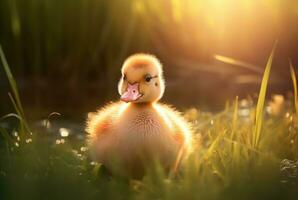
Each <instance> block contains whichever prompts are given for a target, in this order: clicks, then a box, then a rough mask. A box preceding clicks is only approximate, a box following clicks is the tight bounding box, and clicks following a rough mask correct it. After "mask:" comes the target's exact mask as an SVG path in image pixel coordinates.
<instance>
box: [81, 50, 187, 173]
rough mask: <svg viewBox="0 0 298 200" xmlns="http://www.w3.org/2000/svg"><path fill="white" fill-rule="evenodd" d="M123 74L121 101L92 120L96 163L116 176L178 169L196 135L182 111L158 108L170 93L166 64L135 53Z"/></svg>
mask: <svg viewBox="0 0 298 200" xmlns="http://www.w3.org/2000/svg"><path fill="white" fill-rule="evenodd" d="M121 73H122V77H121V79H120V81H119V84H118V91H119V94H120V95H121V98H120V99H121V101H119V102H116V103H110V104H109V105H107V106H105V107H104V108H102V109H100V110H98V111H97V112H96V113H93V114H92V115H91V116H89V118H88V120H87V127H86V131H87V133H88V136H89V139H88V141H89V147H90V150H91V154H92V156H93V158H94V159H96V160H97V161H98V162H100V163H102V164H103V165H104V166H105V167H106V168H107V169H108V170H109V171H110V172H112V173H121V175H125V176H129V177H134V178H140V177H142V176H143V175H144V173H145V169H146V167H147V166H150V164H152V163H154V162H156V161H158V162H159V163H160V164H161V166H162V167H163V168H164V169H165V170H170V169H173V168H176V167H177V166H178V164H179V162H180V160H181V158H182V156H185V155H186V154H187V153H188V152H189V150H190V149H191V130H190V126H189V124H188V123H187V122H186V121H185V120H184V119H183V117H182V116H181V114H180V113H179V112H177V111H176V110H175V109H173V108H172V107H170V106H168V105H165V104H161V103H158V101H159V100H160V99H161V97H162V96H163V93H164V90H165V83H164V79H163V71H162V65H161V63H160V62H159V60H158V59H157V58H156V57H154V56H152V55H148V54H135V55H132V56H130V57H128V58H127V59H126V60H125V62H124V64H123V66H122V69H121Z"/></svg>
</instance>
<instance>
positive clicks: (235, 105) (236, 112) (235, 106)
mask: <svg viewBox="0 0 298 200" xmlns="http://www.w3.org/2000/svg"><path fill="white" fill-rule="evenodd" d="M237 121H238V96H236V98H235V103H234V112H233V121H232V133H231V140H233V139H234V135H235V130H236V127H237Z"/></svg>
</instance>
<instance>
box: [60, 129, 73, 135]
mask: <svg viewBox="0 0 298 200" xmlns="http://www.w3.org/2000/svg"><path fill="white" fill-rule="evenodd" d="M59 133H60V135H61V137H68V136H69V133H70V130H69V129H67V128H60V129H59Z"/></svg>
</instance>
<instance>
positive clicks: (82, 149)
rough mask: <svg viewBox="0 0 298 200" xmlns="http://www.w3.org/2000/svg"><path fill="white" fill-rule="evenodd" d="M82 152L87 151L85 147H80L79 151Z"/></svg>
mask: <svg viewBox="0 0 298 200" xmlns="http://www.w3.org/2000/svg"><path fill="white" fill-rule="evenodd" d="M80 150H81V151H82V152H85V151H87V150H88V148H87V147H81V149H80Z"/></svg>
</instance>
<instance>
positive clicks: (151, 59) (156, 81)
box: [118, 54, 165, 103]
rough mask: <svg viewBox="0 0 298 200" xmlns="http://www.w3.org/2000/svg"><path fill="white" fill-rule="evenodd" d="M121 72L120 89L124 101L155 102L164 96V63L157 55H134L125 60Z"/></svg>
mask: <svg viewBox="0 0 298 200" xmlns="http://www.w3.org/2000/svg"><path fill="white" fill-rule="evenodd" d="M121 73H122V77H121V79H120V81H119V84H118V91H119V93H120V95H121V100H122V101H125V102H132V103H146V102H147V103H153V102H156V101H158V100H159V99H160V98H161V97H162V95H163V93H164V89H165V84H164V80H163V72H162V65H161V63H160V62H159V60H158V59H157V58H156V57H155V56H153V55H149V54H135V55H132V56H130V57H128V58H127V59H126V60H125V62H124V64H123V66H122V69H121Z"/></svg>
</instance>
